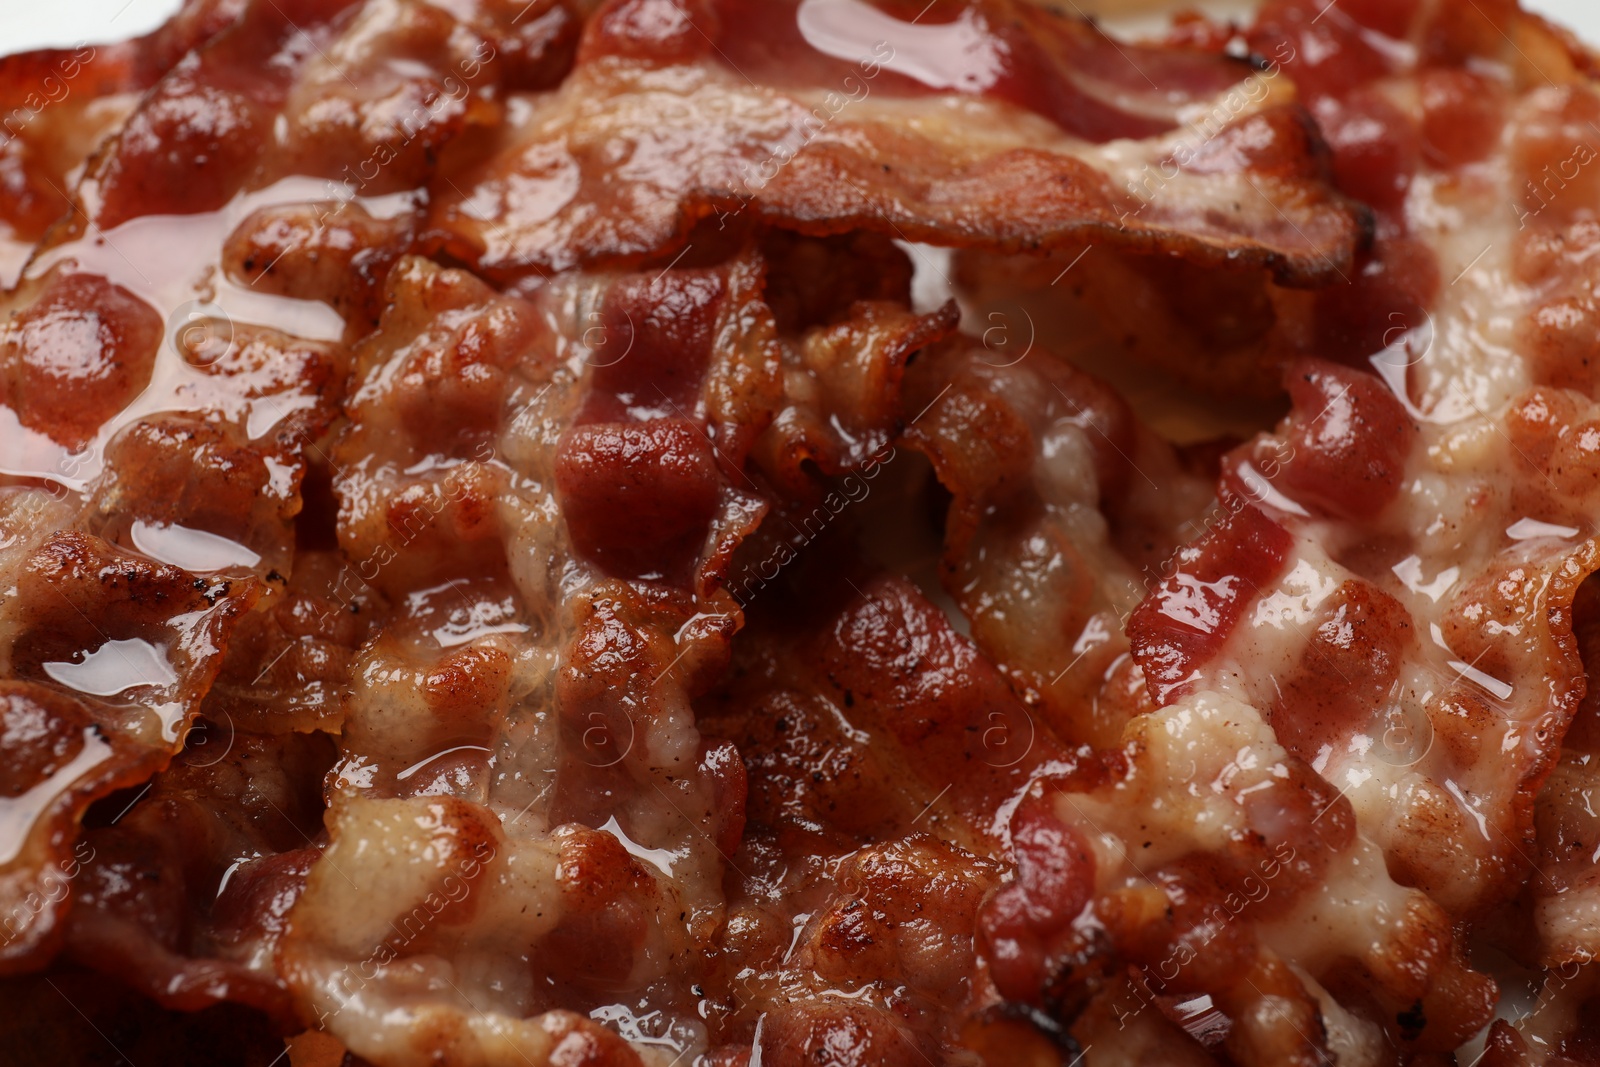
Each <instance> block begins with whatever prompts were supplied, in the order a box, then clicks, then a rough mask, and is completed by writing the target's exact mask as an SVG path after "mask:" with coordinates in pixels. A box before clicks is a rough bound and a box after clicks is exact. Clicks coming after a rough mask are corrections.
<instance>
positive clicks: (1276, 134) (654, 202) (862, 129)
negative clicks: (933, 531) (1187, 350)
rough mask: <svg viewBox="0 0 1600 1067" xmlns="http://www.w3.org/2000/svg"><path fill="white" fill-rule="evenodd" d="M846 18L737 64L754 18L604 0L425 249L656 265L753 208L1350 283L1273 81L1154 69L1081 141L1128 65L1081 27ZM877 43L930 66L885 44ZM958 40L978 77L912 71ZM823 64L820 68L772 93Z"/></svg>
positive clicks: (1351, 225)
mask: <svg viewBox="0 0 1600 1067" xmlns="http://www.w3.org/2000/svg"><path fill="white" fill-rule="evenodd" d="M825 6H826V5H819V4H816V3H808V4H802V5H800V6H799V8H798V11H797V12H795V13H791V11H792V10H793V9H792V5H790V4H788V3H784V4H781V5H780V6H779V7H778V8H776V9H770V5H759V9H760V11H761V13H762V14H761V18H762V19H763V20H765V19H767V18H769V17H770V18H773V19H778V20H786V19H787V18H798V19H799V25H800V26H801V27H802V28H804V27H805V26H807V19H808V9H812V8H820V7H825ZM847 6H849V7H853V8H861V9H862V10H863V12H864V16H863V17H866V16H867V15H870V17H866V21H865V22H864V23H863V24H862V26H861V27H860V28H859V29H852V28H851V27H850V26H849V25H848V21H847V23H846V25H845V26H844V27H843V28H838V27H831V26H829V25H825V24H823V23H820V22H819V23H818V24H817V28H816V29H815V30H814V31H813V32H812V33H811V35H810V41H809V43H808V42H806V41H794V42H792V43H788V42H785V43H782V44H779V45H776V46H775V47H779V48H783V49H784V50H785V52H783V53H780V54H779V55H778V56H776V57H766V58H765V61H764V62H763V65H762V66H759V67H756V66H751V67H750V68H749V71H754V73H750V72H749V71H747V70H746V68H745V65H744V64H741V63H740V62H739V61H738V60H736V59H732V58H730V57H729V55H728V49H729V48H731V49H733V50H734V51H735V52H738V51H739V50H740V46H739V45H738V44H736V43H735V42H738V41H740V40H741V39H745V38H747V37H748V36H749V34H750V32H751V28H750V27H749V25H748V20H749V18H750V12H748V11H746V10H745V9H746V8H747V7H748V8H755V7H756V5H748V4H745V3H743V2H741V0H727V2H722V3H716V2H712V0H696V2H695V3H692V4H689V5H687V6H685V5H682V4H678V3H673V2H667V0H626V2H614V3H610V4H607V5H606V6H605V7H603V8H602V10H601V11H600V12H599V13H597V14H596V16H595V17H594V18H593V19H591V20H590V22H589V23H588V25H587V27H586V28H585V34H584V38H583V41H582V42H581V44H580V46H579V52H578V61H577V64H576V66H575V67H574V69H573V72H572V74H571V75H570V76H569V77H568V78H567V80H566V81H565V82H563V83H562V86H561V88H560V89H559V90H558V91H557V92H556V93H555V94H554V95H552V96H551V97H550V98H548V99H547V100H543V101H540V102H539V104H538V105H537V106H535V107H534V108H532V109H531V110H529V111H528V112H527V113H526V115H525V116H523V118H522V121H521V122H519V123H518V124H517V125H516V127H515V128H513V129H511V130H510V131H508V136H507V137H506V138H505V143H504V145H503V146H502V147H501V148H499V149H498V151H497V152H496V153H495V154H494V155H493V157H492V158H490V159H488V160H487V161H485V162H483V163H481V164H479V165H477V166H476V167H474V168H472V169H471V170H469V171H467V172H465V173H463V174H461V175H460V177H459V178H452V179H451V184H450V187H448V188H445V189H442V190H440V192H441V193H442V196H441V198H440V200H439V202H438V203H437V205H436V206H435V207H434V208H433V210H432V212H431V222H432V225H433V226H434V227H436V228H437V230H438V231H439V233H440V235H441V238H442V240H443V242H444V243H443V247H444V248H445V249H446V250H447V251H448V252H449V253H450V254H451V255H453V256H455V257H457V258H459V259H462V260H465V261H467V262H469V263H471V264H472V265H473V266H474V268H475V269H478V270H480V271H482V272H485V273H486V274H487V275H488V276H490V277H494V278H511V277H516V276H519V275H523V274H526V273H528V272H530V271H540V270H548V269H556V270H564V269H568V268H570V267H573V266H575V265H582V264H592V263H597V262H606V263H611V262H626V261H638V260H640V259H641V258H644V257H649V256H653V255H660V254H662V253H667V254H668V255H670V254H671V252H672V251H673V250H674V249H675V248H677V247H680V246H683V245H684V243H685V241H686V239H687V237H688V234H689V231H690V229H691V227H692V226H693V224H694V223H695V222H697V221H699V220H703V219H711V218H715V219H716V220H717V222H718V224H719V226H720V225H723V224H725V223H726V221H727V220H728V219H730V218H738V217H740V216H742V215H745V214H746V213H748V215H749V216H750V217H752V218H755V219H759V220H761V221H763V222H769V223H774V224H776V225H779V226H782V227H784V228H789V229H796V230H800V231H801V232H805V233H811V234H817V235H829V234H837V233H841V232H844V231H847V230H869V231H875V232H880V233H884V234H887V235H890V236H895V237H900V238H903V239H907V240H918V241H931V242H935V243H942V244H952V245H959V246H963V247H977V248H985V249H993V250H1005V251H1040V250H1049V249H1053V248H1060V247H1065V246H1072V247H1074V248H1076V247H1079V246H1081V245H1082V244H1083V242H1084V241H1085V240H1090V241H1094V242H1106V243H1110V244H1114V245H1119V246H1123V247H1132V248H1139V249H1143V250H1146V251H1155V250H1162V251H1170V252H1174V253H1178V254H1182V255H1184V256H1186V257H1189V258H1192V259H1196V260H1200V261H1203V262H1208V263H1211V264H1222V263H1227V264H1246V263H1250V264H1256V265H1259V266H1262V267H1267V268H1270V269H1271V270H1273V271H1274V272H1275V274H1276V275H1277V276H1278V277H1280V278H1281V279H1284V280H1288V281H1292V282H1296V283H1300V284H1316V283H1319V282H1323V281H1326V280H1327V279H1329V278H1332V277H1334V276H1337V275H1338V274H1340V273H1342V272H1345V271H1347V270H1348V269H1349V267H1350V264H1351V262H1352V256H1353V254H1354V252H1355V250H1356V248H1357V247H1358V245H1360V244H1361V243H1362V241H1363V240H1364V237H1365V235H1366V230H1365V226H1366V224H1367V219H1366V216H1365V215H1364V214H1363V213H1362V211H1361V210H1359V209H1357V208H1356V207H1354V205H1353V204H1352V203H1351V202H1348V201H1345V200H1343V199H1342V198H1340V197H1338V196H1334V195H1330V194H1329V192H1328V187H1327V185H1326V183H1325V182H1323V181H1322V180H1321V179H1322V177H1323V170H1322V160H1321V155H1320V153H1321V145H1320V141H1319V140H1318V137H1317V134H1316V133H1315V130H1314V128H1313V127H1312V126H1311V125H1310V124H1309V123H1308V122H1307V121H1306V118H1305V115H1304V113H1303V112H1302V111H1300V110H1299V109H1298V108H1297V107H1296V106H1294V105H1293V104H1292V103H1291V102H1289V101H1287V100H1285V99H1284V98H1283V97H1282V96H1280V95H1277V94H1275V93H1274V92H1273V88H1274V87H1273V85H1272V83H1270V82H1268V81H1265V80H1261V79H1254V80H1249V81H1245V78H1246V75H1248V74H1249V71H1248V70H1247V69H1246V68H1244V67H1243V66H1241V65H1233V64H1230V63H1229V62H1228V61H1226V60H1224V59H1221V58H1216V59H1206V58H1203V57H1191V58H1190V59H1189V61H1188V62H1187V63H1185V62H1182V61H1172V62H1168V63H1166V64H1163V65H1161V66H1159V67H1154V68H1152V69H1154V70H1155V72H1156V76H1158V77H1161V78H1163V79H1168V78H1170V79H1171V80H1170V83H1168V84H1161V83H1157V82H1155V81H1150V82H1149V84H1148V85H1146V86H1144V87H1143V90H1144V91H1143V92H1142V93H1137V94H1127V95H1122V94H1112V95H1113V99H1116V101H1117V102H1116V104H1115V105H1110V104H1107V105H1102V107H1103V110H1102V111H1101V112H1099V115H1100V119H1099V120H1098V121H1095V122H1093V123H1091V124H1090V125H1088V126H1086V127H1085V126H1082V125H1080V124H1078V123H1077V122H1074V121H1071V120H1061V119H1060V116H1061V115H1063V114H1066V115H1071V116H1074V117H1075V118H1077V119H1082V118H1083V117H1084V114H1085V112H1084V111H1083V109H1082V108H1080V107H1078V106H1077V102H1078V96H1077V94H1078V93H1079V92H1080V91H1081V84H1082V83H1083V82H1088V81H1091V80H1099V79H1096V77H1095V75H1096V74H1098V73H1099V72H1100V70H1103V69H1107V68H1117V69H1118V70H1119V71H1120V69H1121V64H1122V63H1124V62H1132V60H1128V59H1126V58H1123V57H1119V58H1118V59H1115V60H1113V59H1111V58H1110V56H1111V55H1114V54H1115V52H1116V49H1117V46H1116V45H1115V43H1114V42H1112V41H1110V40H1109V39H1107V38H1104V37H1101V36H1100V35H1099V34H1098V31H1094V30H1091V29H1088V28H1086V27H1083V26H1081V25H1080V24H1078V23H1075V22H1072V21H1071V20H1066V19H1062V18H1060V17H1058V16H1054V15H1050V14H1046V13H1044V12H1042V11H1040V10H1038V9H1036V8H1034V7H1033V6H1032V5H1030V4H1026V3H1012V2H1007V0H995V2H984V3H976V4H964V5H959V6H960V7H961V11H960V12H959V13H958V18H957V20H956V21H955V22H945V23H940V24H934V25H923V26H915V25H911V24H909V23H907V22H902V21H899V20H896V19H894V18H893V17H891V16H890V14H889V13H888V12H880V11H875V10H873V9H871V8H866V6H865V5H859V4H853V5H847ZM902 6H905V5H902ZM949 6H957V5H949ZM769 9H770V10H769ZM907 13H908V16H909V15H910V14H914V13H912V12H910V11H909V8H908V12H907ZM827 18H828V16H826V15H821V14H817V15H815V16H814V19H815V20H826V19H827ZM930 21H931V20H930ZM902 31H903V32H902ZM757 32H760V31H757ZM788 32H793V31H788ZM877 34H881V35H884V38H885V39H881V40H877V44H876V47H874V44H873V42H874V40H875V39H876V38H875V37H874V35H877ZM930 36H931V37H936V38H950V40H949V41H944V42H937V43H936V42H931V41H926V40H925V39H926V38H929V37H930ZM889 37H893V38H895V39H896V40H898V41H899V42H900V45H899V47H909V44H910V42H913V41H914V42H918V44H919V47H921V48H927V49H930V50H931V55H919V54H912V55H905V56H902V55H900V54H899V53H898V52H897V46H896V45H894V44H892V43H890V41H889V40H888V39H887V38H889ZM1015 37H1020V38H1022V39H1023V40H1024V42H1025V43H1024V44H1020V45H1019V44H1017V43H1016V42H1015V40H1013V38H1015ZM777 40H778V41H780V42H781V41H784V38H782V37H780V38H777ZM724 44H726V47H724ZM744 47H747V48H750V49H751V50H752V51H753V52H755V53H756V54H758V55H759V54H760V53H761V51H762V46H758V45H748V46H744ZM768 47H773V46H768ZM962 48H965V49H968V50H969V51H970V52H973V53H976V54H977V55H978V56H979V57H983V56H985V55H987V56H988V57H989V59H988V66H985V67H984V69H983V70H982V72H981V74H973V75H972V76H971V77H967V76H964V75H963V74H962V72H961V71H960V70H959V69H957V70H952V71H943V70H938V69H937V68H936V66H935V67H934V69H932V70H930V69H929V68H930V66H934V65H936V64H937V63H938V60H937V59H935V58H932V57H933V56H938V55H941V54H948V51H949V50H952V49H962ZM940 49H944V50H946V51H943V52H942V51H940ZM823 50H826V51H827V52H828V55H832V56H837V55H841V54H842V55H847V56H849V57H850V60H851V63H853V64H854V65H853V67H852V66H851V65H850V64H838V63H837V62H836V61H834V62H832V63H830V62H829V61H828V55H822V54H821V51H823ZM958 54H959V53H958ZM818 60H821V61H823V62H822V64H821V65H822V71H825V72H826V73H827V75H830V76H823V75H822V72H819V73H818V76H817V77H816V78H815V80H812V81H809V82H805V83H802V84H801V85H794V84H792V81H793V72H794V71H796V70H807V69H808V67H809V68H810V69H813V70H814V69H816V67H817V65H818V62H817V61H818ZM1086 60H1087V62H1085V61H1086ZM975 62H976V63H978V64H979V65H982V64H983V60H982V59H981V58H980V59H978V60H976V61H975ZM1008 65H1009V69H1008ZM839 66H843V68H844V69H843V71H842V74H841V73H840V72H837V71H835V70H834V69H832V68H834V67H839ZM992 67H998V68H1000V69H999V70H998V71H997V70H995V69H990V68H992ZM1097 68H1098V69H1097ZM769 71H771V72H772V76H771V80H770V81H769V80H767V75H768V72H769ZM905 71H911V72H913V73H912V74H911V75H909V76H908V75H907V74H905V73H903V72H905ZM1201 72H1203V73H1201ZM880 77H881V79H882V80H881V81H880V80H879V79H880ZM752 78H754V79H756V80H755V81H752V80H751V79H752ZM918 78H920V79H921V80H920V81H918V80H917V79H918ZM1127 80H1129V79H1126V78H1124V79H1123V81H1124V82H1126V81H1127ZM774 83H776V84H774ZM991 83H992V84H991ZM1235 83H1240V84H1235ZM836 86H838V87H842V89H843V90H844V91H842V92H841V91H840V88H838V87H836ZM1152 86H1153V87H1155V88H1157V89H1158V90H1159V92H1158V93H1151V92H1150V87H1152ZM1230 86H1232V88H1230ZM930 87H931V88H934V89H955V90H965V91H964V92H954V93H952V92H948V91H946V92H937V91H936V92H929V91H928V90H929V88H930ZM1101 87H1102V88H1105V87H1106V86H1105V83H1104V82H1101ZM1157 95H1159V96H1161V97H1164V100H1163V105H1162V107H1161V109H1160V111H1161V113H1160V114H1159V115H1155V116H1153V115H1150V114H1147V113H1141V112H1140V111H1139V104H1140V99H1139V98H1141V97H1142V98H1146V99H1147V98H1148V97H1150V96H1157ZM1130 97H1132V98H1130ZM1019 98H1020V99H1022V100H1024V101H1025V104H1024V106H1018V104H1017V103H1016V101H1017V100H1018V99H1019ZM1180 101H1182V102H1184V103H1187V104H1192V105H1194V106H1195V107H1197V108H1200V109H1209V110H1210V111H1211V117H1210V118H1208V119H1207V120H1206V121H1207V122H1208V123H1213V124H1215V125H1217V126H1218V128H1216V129H1214V130H1209V129H1208V130H1207V131H1206V134H1204V135H1202V134H1198V133H1197V132H1196V131H1193V130H1176V131H1173V132H1170V133H1169V132H1164V131H1167V130H1171V128H1172V127H1173V126H1175V125H1176V124H1177V123H1176V111H1177V108H1175V107H1174V105H1175V104H1177V103H1178V102H1180ZM1052 117H1056V118H1057V119H1058V121H1054V122H1053V121H1051V118H1052ZM1115 137H1130V138H1143V140H1141V141H1139V142H1138V147H1137V148H1136V149H1134V154H1133V155H1131V156H1130V155H1127V154H1125V153H1124V152H1122V151H1118V150H1116V149H1114V148H1113V147H1111V146H1104V147H1102V146H1101V145H1099V144H1098V143H1097V142H1101V141H1107V140H1109V139H1110V138H1115ZM1114 143H1117V144H1120V143H1123V142H1114ZM1141 168H1143V169H1142V171H1141ZM1125 173H1127V174H1131V175H1135V176H1136V177H1135V180H1134V181H1131V182H1127V181H1124V179H1123V175H1124V174H1125ZM1140 182H1142V183H1143V184H1142V185H1141V184H1140Z"/></svg>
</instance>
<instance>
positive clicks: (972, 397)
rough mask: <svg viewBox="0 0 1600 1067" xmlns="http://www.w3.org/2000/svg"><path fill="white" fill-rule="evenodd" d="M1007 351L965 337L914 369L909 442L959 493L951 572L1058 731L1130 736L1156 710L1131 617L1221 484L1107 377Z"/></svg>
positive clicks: (1096, 741) (981, 629)
mask: <svg viewBox="0 0 1600 1067" xmlns="http://www.w3.org/2000/svg"><path fill="white" fill-rule="evenodd" d="M1008 356H1009V354H1008V353H1006V352H1005V351H1003V350H1002V349H1001V348H1000V347H999V346H996V347H994V348H991V347H990V346H988V345H985V344H982V343H980V342H979V341H978V340H977V339H975V338H970V337H964V336H963V337H958V338H954V339H952V340H951V341H949V342H947V343H945V344H943V345H941V346H939V348H937V349H936V350H934V351H932V352H929V353H927V354H926V355H925V356H924V357H923V358H921V359H919V360H918V362H917V365H916V367H915V368H914V369H913V370H912V371H911V374H910V378H911V387H910V388H909V389H908V391H907V397H906V408H907V410H908V411H909V412H911V413H912V414H913V415H915V414H916V413H917V412H922V414H920V415H918V416H916V418H915V421H913V422H911V423H910V425H909V426H908V427H907V430H906V433H905V438H904V439H905V441H906V443H907V444H909V445H910V447H912V448H914V449H916V450H917V451H920V452H922V453H923V454H925V455H927V457H928V458H929V460H930V461H931V462H932V464H933V468H934V472H935V474H936V475H937V477H938V479H939V482H940V483H941V484H942V485H943V486H944V487H945V489H946V490H948V491H949V493H950V494H951V498H952V499H951V504H950V508H949V512H948V514H947V515H946V517H945V522H944V560H943V570H942V573H941V580H942V581H943V584H944V586H945V588H946V589H947V590H948V591H949V593H950V595H951V596H952V597H954V598H955V600H956V603H957V604H958V605H959V606H960V608H961V610H962V613H963V614H965V615H966V616H967V618H968V620H969V621H970V623H971V625H972V636H973V639H974V640H975V641H976V642H977V643H978V646H979V647H980V648H982V649H983V650H984V654H985V655H987V656H988V657H989V658H990V659H992V660H993V661H994V662H995V663H996V664H998V665H1000V667H1001V668H1002V669H1003V670H1004V671H1005V672H1006V673H1007V675H1008V676H1009V677H1010V679H1011V681H1012V685H1013V687H1014V688H1015V689H1016V690H1017V692H1018V694H1019V695H1021V696H1022V698H1023V700H1024V701H1025V702H1026V703H1027V704H1028V705H1029V707H1031V708H1037V709H1038V710H1039V711H1040V712H1041V715H1042V717H1043V719H1044V720H1045V721H1046V722H1048V723H1049V724H1050V727H1051V729H1052V730H1054V731H1055V733H1056V734H1057V735H1058V736H1060V737H1062V738H1066V739H1070V740H1072V741H1074V742H1082V743H1088V744H1093V745H1095V746H1097V747H1104V746H1112V745H1116V744H1117V743H1118V742H1119V741H1120V739H1121V737H1122V732H1123V729H1124V727H1125V726H1126V725H1127V720H1128V719H1129V718H1130V717H1131V716H1133V715H1136V714H1140V713H1143V712H1145V711H1148V710H1150V703H1149V700H1148V698H1147V697H1146V695H1145V691H1144V690H1145V686H1144V680H1143V678H1142V676H1141V675H1140V672H1139V670H1138V668H1137V666H1135V664H1134V663H1133V661H1132V659H1131V658H1130V657H1129V655H1128V643H1127V640H1126V638H1125V637H1124V635H1123V629H1124V623H1125V621H1126V619H1127V617H1128V615H1129V613H1130V612H1132V611H1133V608H1134V606H1135V605H1136V604H1138V602H1139V601H1140V600H1141V599H1142V598H1143V596H1144V593H1145V590H1146V588H1147V587H1149V586H1152V585H1154V583H1155V580H1156V574H1155V564H1156V563H1157V561H1159V560H1160V559H1162V558H1164V557H1165V555H1166V554H1167V553H1169V552H1170V551H1171V550H1172V548H1173V547H1174V546H1175V545H1176V544H1177V543H1178V542H1179V541H1180V540H1181V539H1182V538H1183V536H1184V534H1185V532H1186V530H1187V529H1188V528H1189V527H1190V526H1191V524H1192V523H1193V521H1194V519H1195V518H1196V517H1198V516H1199V515H1200V514H1201V512H1202V510H1203V508H1204V507H1205V504H1206V501H1207V499H1208V498H1209V495H1210V486H1209V485H1208V483H1207V481H1206V480H1205V479H1204V478H1201V477H1199V476H1197V475H1195V474H1193V473H1191V472H1189V471H1187V470H1185V469H1183V467H1182V466H1181V465H1180V464H1179V462H1178V460H1177V458H1176V457H1175V456H1174V454H1173V452H1172V449H1171V448H1170V447H1168V446H1167V445H1166V444H1165V443H1164V442H1161V441H1159V440H1158V439H1156V438H1155V437H1154V435H1152V434H1151V433H1150V432H1149V431H1147V430H1145V429H1144V428H1143V427H1142V426H1139V425H1138V424H1137V422H1136V421H1135V419H1134V417H1133V413H1132V412H1131V411H1130V410H1129V409H1128V407H1127V405H1126V404H1125V403H1123V402H1122V400H1121V399H1120V398H1119V397H1117V396H1116V394H1114V393H1112V392H1111V391H1110V390H1109V389H1108V388H1106V387H1105V386H1104V385H1102V384H1100V383H1099V382H1096V381H1095V380H1094V379H1092V378H1090V377H1088V376H1087V375H1085V374H1083V373H1081V372H1079V371H1076V370H1074V369H1072V368H1071V367H1070V366H1068V365H1067V364H1065V363H1063V362H1061V361H1059V360H1057V359H1056V358H1055V357H1054V356H1052V355H1051V354H1050V353H1048V352H1046V351H1044V350H1043V348H1042V347H1040V348H1039V349H1038V350H1034V349H1032V348H1030V349H1029V350H1028V351H1027V352H1025V353H1024V354H1022V355H1021V356H1016V357H1009V358H1008Z"/></svg>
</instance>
